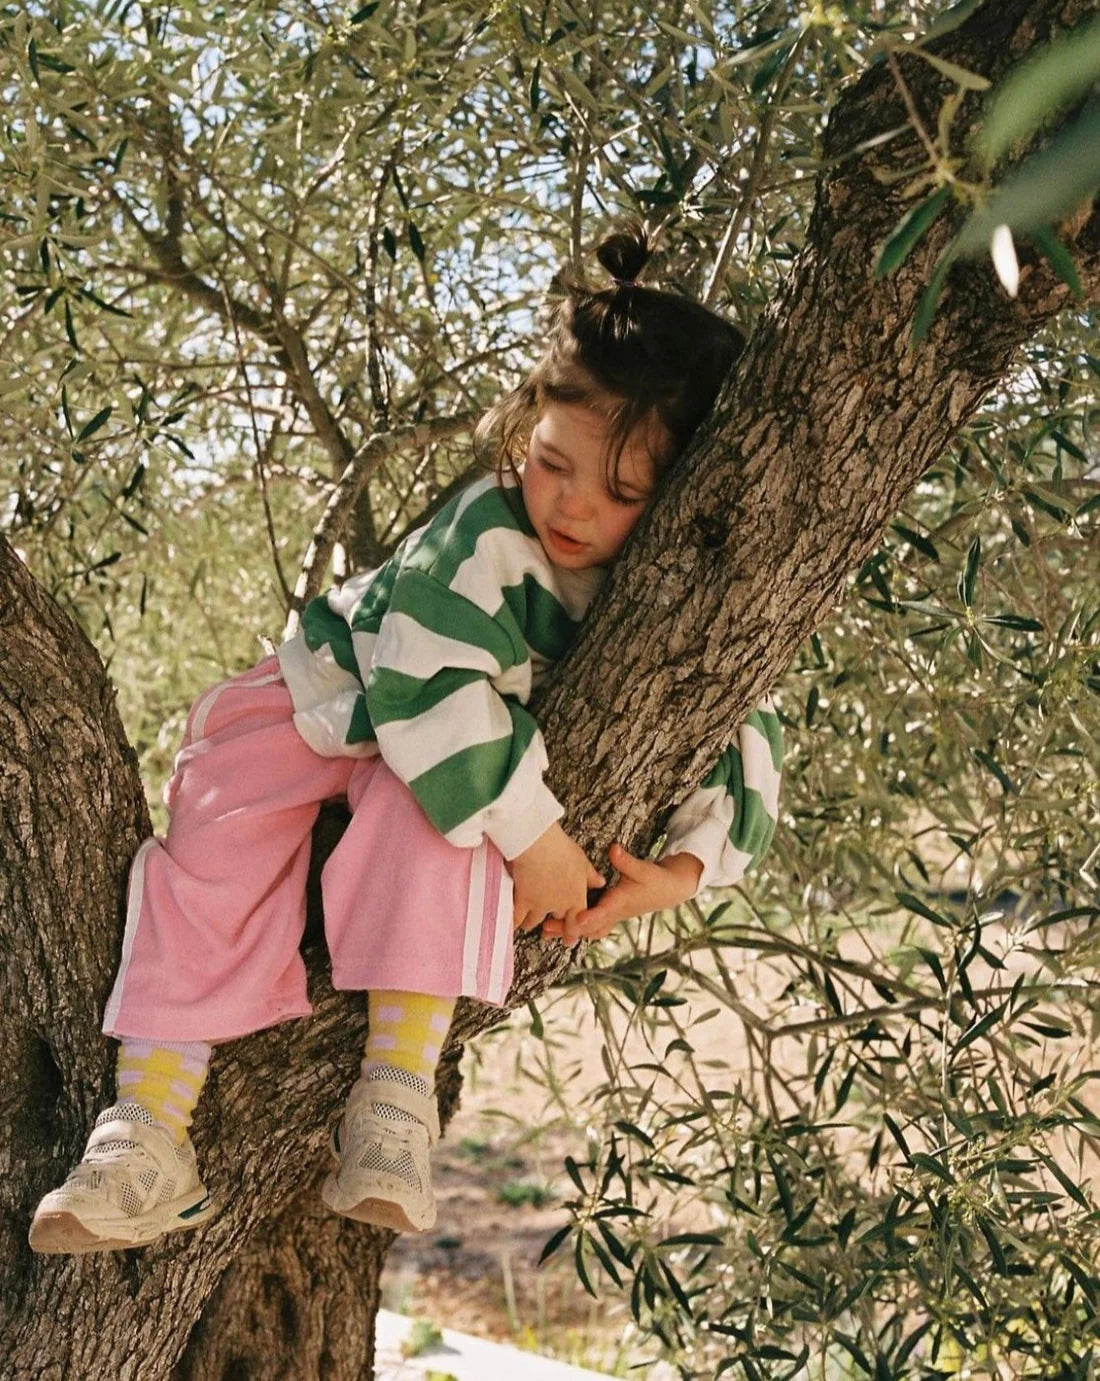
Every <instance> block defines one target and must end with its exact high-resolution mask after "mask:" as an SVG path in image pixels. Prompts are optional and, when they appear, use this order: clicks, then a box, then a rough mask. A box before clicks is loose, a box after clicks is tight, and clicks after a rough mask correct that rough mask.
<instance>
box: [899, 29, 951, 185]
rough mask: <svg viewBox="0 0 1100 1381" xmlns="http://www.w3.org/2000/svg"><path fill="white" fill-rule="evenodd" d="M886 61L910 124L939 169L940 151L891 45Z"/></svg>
mask: <svg viewBox="0 0 1100 1381" xmlns="http://www.w3.org/2000/svg"><path fill="white" fill-rule="evenodd" d="M886 61H887V63H888V64H889V66H890V71H891V72H892V73H893V76H894V81H895V82H896V83H897V88H898V90H899V91H900V92H901V99H902V100H903V101H904V102H905V109H906V110H907V111H908V113H909V123H910V124H911V125H912V127H913V129H915V130H916V132H917V137H918V138H919V139H920V141H921V143H922V144H923V145H924V151H925V153H927V155H928V157H929V158H930V159H931V160H932V164H933V166H934V167H939V165H940V162H941V159H940V153H939V150H938V149H937V148H936V146H935V144H934V143H933V142H932V140H931V138H930V137H929V134H928V131H927V130H926V129H925V128H924V124H923V122H922V121H921V118H920V114H919V112H918V111H917V107H916V104H915V103H914V101H913V93H912V92H911V91H910V90H909V87H908V86H907V85H906V81H905V78H904V77H903V76H902V75H901V68H900V67H899V66H898V60H897V58H896V57H894V53H893V49H892V48H891V47H890V45H889V44H887V45H886Z"/></svg>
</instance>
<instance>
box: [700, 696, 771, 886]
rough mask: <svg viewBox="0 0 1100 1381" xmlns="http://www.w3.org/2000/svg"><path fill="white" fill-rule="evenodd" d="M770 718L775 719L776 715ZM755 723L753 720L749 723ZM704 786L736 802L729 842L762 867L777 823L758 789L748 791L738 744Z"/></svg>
mask: <svg viewBox="0 0 1100 1381" xmlns="http://www.w3.org/2000/svg"><path fill="white" fill-rule="evenodd" d="M756 713H757V711H753V714H754V715H755V714H756ZM766 717H767V718H771V719H774V718H775V716H774V715H769V716H766ZM751 720H752V716H750V717H749V720H748V721H746V722H750V721H751ZM777 723H778V721H777ZM770 741H771V740H770V739H769V742H770ZM773 761H774V756H773ZM777 770H778V769H777ZM703 785H704V786H705V787H715V786H720V787H723V788H724V789H725V792H726V795H727V796H729V797H730V798H731V799H732V801H733V820H732V822H731V824H730V828H729V841H730V843H731V844H732V845H733V847H734V848H735V849H738V850H739V851H740V852H741V853H744V854H751V855H752V864H750V865H749V866H750V867H752V866H753V864H756V863H759V861H760V860H761V859H762V858H763V857H764V855H765V853H767V851H768V845H769V844H770V843H771V841H772V836H773V835H774V834H775V820H774V818H773V817H772V816H770V815H769V814H768V811H767V807H766V806H765V805H764V798H763V796H761V794H760V792H759V791H757V790H756V789H755V788H754V787H746V785H745V767H744V763H743V761H742V759H741V750H740V748H739V747H738V746H737V744H735V743H731V744H730V745H729V747H728V748H727V749H726V750H725V752H724V753H723V754H722V756H721V757H720V758H719V759H718V761H717V762H716V763H715V764H714V766H713V767H712V768H711V770H710V773H709V775H708V776H707V778H706V780H705V781H704V782H703Z"/></svg>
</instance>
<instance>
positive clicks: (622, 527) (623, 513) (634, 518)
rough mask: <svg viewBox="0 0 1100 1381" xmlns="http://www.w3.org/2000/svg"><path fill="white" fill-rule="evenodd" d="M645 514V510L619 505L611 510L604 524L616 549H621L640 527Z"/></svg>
mask: <svg viewBox="0 0 1100 1381" xmlns="http://www.w3.org/2000/svg"><path fill="white" fill-rule="evenodd" d="M643 512H644V510H643V509H640V508H624V507H623V506H622V505H619V504H616V505H615V506H614V507H613V508H611V509H610V510H609V512H608V514H607V517H606V521H605V523H604V531H605V532H606V533H607V536H608V538H609V540H611V541H612V542H613V543H614V544H615V546H616V548H618V547H621V546H622V545H623V543H624V542H625V541H626V539H627V538H628V537H629V536H630V534H631V533H632V532H633V531H634V529H635V528H636V527H637V526H638V523H639V521H640V519H641V516H642V513H643Z"/></svg>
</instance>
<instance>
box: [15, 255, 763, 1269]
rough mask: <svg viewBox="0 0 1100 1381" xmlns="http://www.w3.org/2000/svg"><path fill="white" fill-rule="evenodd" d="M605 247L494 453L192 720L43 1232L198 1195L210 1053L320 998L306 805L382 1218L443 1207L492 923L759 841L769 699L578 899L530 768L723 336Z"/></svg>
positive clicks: (657, 883)
mask: <svg viewBox="0 0 1100 1381" xmlns="http://www.w3.org/2000/svg"><path fill="white" fill-rule="evenodd" d="M597 257H598V258H599V261H600V263H601V264H602V265H603V266H604V267H605V268H606V269H607V270H608V271H609V272H610V274H611V276H612V279H613V282H612V285H611V286H610V287H607V288H604V289H602V290H600V291H593V290H589V289H587V288H585V287H583V286H581V285H577V284H574V285H570V286H569V287H568V289H567V293H566V296H565V298H564V301H563V302H562V304H561V305H560V306H559V308H558V309H557V312H556V315H555V318H554V322H553V325H552V328H551V330H550V337H549V345H548V348H547V350H546V352H545V354H544V355H543V357H542V359H541V360H540V361H539V362H538V364H537V365H536V366H535V368H534V370H533V371H532V373H531V374H530V376H529V378H528V379H527V380H526V382H525V383H524V384H523V385H522V386H521V387H520V388H519V389H518V390H517V391H516V392H515V393H514V394H512V395H511V396H510V397H509V398H507V399H505V400H504V402H503V403H501V404H499V405H498V406H497V407H496V408H495V409H494V410H493V411H492V412H491V413H490V414H489V416H488V418H487V419H485V421H484V422H483V424H482V426H481V427H480V428H479V442H480V443H481V444H484V443H485V441H486V439H487V438H492V439H493V440H494V441H495V444H496V448H497V455H498V467H497V473H496V474H495V475H490V476H487V477H486V478H484V479H481V480H478V481H476V482H475V483H473V484H472V485H470V487H469V488H467V489H466V490H465V491H464V492H463V493H461V494H460V495H458V496H457V497H456V498H455V499H453V500H452V501H451V502H450V503H449V504H447V506H446V507H445V508H443V509H442V510H441V511H440V512H439V513H438V514H437V515H436V516H435V517H434V518H433V519H432V520H431V521H430V522H429V523H428V524H427V525H426V526H425V527H423V528H421V529H420V530H419V531H417V532H415V533H413V534H412V535H411V536H410V537H409V538H407V539H406V540H405V541H404V542H403V543H402V544H401V546H400V547H399V548H398V549H397V551H396V552H395V553H394V555H393V556H392V557H391V558H390V559H389V560H388V561H387V562H386V563H385V565H383V566H382V567H380V568H379V569H378V570H376V571H370V572H367V573H365V574H363V575H359V576H356V577H354V578H353V579H350V580H348V581H347V582H346V583H345V584H344V585H343V586H341V587H340V588H339V589H335V590H332V591H330V592H329V593H328V594H327V595H326V596H324V597H322V598H320V599H316V600H314V601H313V602H312V603H311V604H310V605H309V606H308V607H307V608H306V610H305V612H304V615H303V620H302V628H301V632H300V633H299V635H298V636H296V637H295V638H293V639H291V640H290V641H289V642H287V643H285V644H284V645H283V646H282V647H281V648H280V649H279V653H278V656H277V657H272V658H269V659H268V660H267V661H265V662H262V663H261V664H260V665H259V666H257V667H255V668H253V669H252V670H251V671H248V672H246V673H244V674H243V675H241V676H237V677H235V678H233V679H232V680H230V681H227V682H225V683H224V684H222V685H220V686H216V687H215V688H214V689H212V690H210V691H208V692H207V693H206V694H205V695H203V696H201V697H200V699H199V700H198V701H197V702H196V704H195V705H194V707H193V709H192V710H191V714H190V716H189V719H188V723H187V729H186V733H185V737H184V743H183V747H182V749H181V752H180V754H179V757H178V759H177V762H176V769H175V773H174V775H173V777H172V780H171V782H170V783H169V787H168V792H167V800H168V804H169V807H170V810H171V826H170V828H169V831H168V835H167V838H166V839H165V840H164V841H160V840H156V839H153V840H149V841H147V842H146V843H145V844H144V845H142V847H141V849H140V850H139V851H138V854H137V857H136V858H135V860H134V864H133V869H132V873H131V879H130V892H129V903H128V914H127V920H126V931H125V937H124V940H123V947H122V960H121V965H120V969H119V973H118V977H117V980H116V982H115V986H114V990H113V992H112V994H111V997H110V1000H109V1002H108V1004H107V1010H106V1015H105V1019H104V1031H105V1032H106V1033H107V1034H108V1035H111V1036H115V1037H118V1038H119V1040H120V1042H121V1044H120V1048H119V1054H118V1084H117V1101H116V1102H115V1103H114V1105H113V1106H111V1107H109V1108H107V1109H106V1110H105V1111H104V1112H102V1113H101V1114H100V1115H99V1117H98V1118H97V1119H96V1123H95V1127H94V1128H93V1130H92V1133H91V1136H90V1137H89V1139H88V1144H87V1147H86V1149H85V1152H84V1157H83V1159H82V1160H81V1162H80V1164H79V1165H78V1166H77V1167H76V1168H75V1169H74V1170H73V1171H72V1173H71V1174H70V1175H69V1178H68V1179H67V1180H66V1181H65V1183H64V1184H63V1185H62V1186H61V1187H60V1188H58V1189H55V1190H53V1191H52V1192H51V1193H49V1194H47V1195H46V1196H45V1198H44V1199H43V1200H42V1202H41V1203H40V1204H39V1206H38V1209H37V1211H36V1213H35V1215H34V1221H33V1223H32V1225H31V1230H30V1243H31V1246H32V1247H33V1248H34V1249H35V1250H36V1251H42V1252H82V1251H97V1250H109V1249H112V1248H118V1247H132V1246H140V1245H144V1244H146V1243H148V1242H151V1241H153V1240H154V1239H156V1238H157V1237H159V1236H161V1235H162V1234H164V1233H167V1232H174V1231H177V1230H180V1229H184V1228H191V1227H195V1226H197V1225H198V1224H199V1223H201V1222H203V1221H205V1219H206V1218H207V1217H209V1216H210V1214H211V1213H212V1211H213V1209H212V1206H211V1203H210V1200H209V1198H208V1196H207V1194H206V1190H205V1189H204V1187H203V1185H202V1183H201V1181H200V1179H199V1175H198V1171H197V1168H196V1164H195V1153H194V1149H193V1147H192V1145H191V1141H190V1139H189V1137H188V1135H187V1131H188V1127H189V1126H190V1122H191V1116H192V1112H193V1110H194V1108H195V1105H196V1102H197V1100H198V1097H199V1093H200V1091H201V1089H202V1086H203V1082H204V1080H205V1077H206V1072H207V1067H208V1064H209V1060H210V1055H211V1047H212V1046H213V1045H215V1044H217V1043H219V1042H221V1041H227V1040H232V1039H234V1038H235V1037H238V1036H243V1035H246V1034H248V1033H249V1032H252V1031H257V1030H260V1029H261V1028H263V1027H266V1026H270V1025H272V1024H273V1023H275V1022H278V1021H282V1020H285V1019H286V1018H288V1017H298V1016H305V1015H307V1014H308V1013H309V1011H310V1007H309V1004H308V1002H307V1000H306V990H305V972H304V968H303V964H302V960H301V958H300V955H299V952H298V944H299V940H300V938H301V933H302V928H303V925H304V919H305V901H304V892H305V878H306V869H307V865H308V859H309V849H310V834H311V830H312V827H313V824H314V821H315V819H316V817H317V813H318V810H319V808H320V805H321V803H322V802H324V801H326V800H329V799H332V798H344V799H346V800H347V803H348V806H349V808H350V811H351V821H350V824H349V825H348V828H347V830H346V832H345V834H344V836H343V838H342V839H341V841H340V843H339V845H338V846H337V848H336V849H335V850H334V852H333V853H332V855H331V857H330V859H329V860H328V863H327V864H326V866H325V869H324V873H323V877H322V890H323V898H324V914H325V932H326V938H327V942H328V947H329V951H330V954H331V958H332V977H333V983H334V985H335V986H336V987H337V988H349V989H358V990H362V991H363V992H365V993H367V994H369V999H368V1001H369V1017H370V1028H369V1033H368V1036H367V1045H366V1051H365V1055H364V1059H363V1063H362V1072H361V1076H360V1078H359V1079H358V1080H357V1081H356V1083H355V1084H354V1085H353V1087H352V1089H351V1092H350V1094H349V1096H348V1100H347V1105H346V1107H345V1110H344V1113H343V1116H342V1118H341V1120H340V1122H339V1125H338V1126H337V1128H336V1129H335V1131H334V1133H333V1138H332V1150H333V1155H334V1158H335V1169H334V1171H333V1173H331V1174H330V1175H329V1176H328V1178H327V1180H326V1181H325V1184H324V1188H323V1191H322V1195H323V1198H324V1201H325V1203H326V1204H327V1205H328V1206H329V1208H331V1209H332V1210H334V1211H335V1212H337V1213H341V1214H345V1215H346V1216H348V1217H350V1218H355V1219H359V1220H360V1221H363V1222H367V1223H374V1224H377V1225H380V1226H384V1227H389V1228H395V1229H398V1230H403V1231H423V1230H424V1229H426V1228H429V1227H430V1226H431V1225H432V1224H433V1223H434V1221H435V1204H434V1200H433V1197H432V1189H431V1180H430V1174H429V1167H428V1152H429V1146H430V1143H431V1142H432V1141H433V1140H434V1139H435V1138H436V1137H437V1136H438V1134H439V1127H438V1119H437V1113H436V1104H435V1096H434V1072H435V1066H436V1062H437V1060H438V1057H439V1053H440V1050H441V1048H442V1046H443V1042H444V1040H445V1038H446V1035H447V1030H448V1027H449V1024H450V1020H451V1014H452V1011H453V1008H454V1003H455V999H456V998H458V997H460V996H463V995H465V996H469V997H474V998H478V999H480V1000H482V1001H485V1002H491V1003H497V1004H503V1003H504V1002H505V998H506V994H507V992H508V988H509V985H510V983H511V979H512V929H513V925H515V926H517V927H519V928H521V929H533V928H535V927H537V926H540V925H541V926H542V928H543V934H544V935H553V936H557V937H560V938H561V939H563V940H564V941H565V942H567V943H573V942H574V941H576V940H577V939H578V938H582V937H584V938H596V937H599V936H602V935H605V934H606V933H607V932H608V930H610V928H611V927H612V925H614V924H615V923H616V922H617V921H619V920H621V919H623V918H625V917H627V916H633V915H641V914H644V913H646V912H648V911H653V910H656V909H658V908H662V907H668V906H673V905H676V904H678V903H679V902H681V901H684V900H686V899H687V898H688V897H690V896H692V895H693V894H694V893H695V892H696V890H697V889H698V888H699V887H700V886H703V885H716V884H717V885H727V884H730V883H733V882H735V881H736V880H737V879H739V878H740V877H741V876H742V875H743V874H744V872H745V871H746V869H747V868H748V867H750V866H751V865H752V864H753V863H754V862H755V861H756V860H757V859H758V858H759V857H760V856H761V854H762V853H763V852H764V850H765V849H766V848H767V845H768V842H769V840H770V838H771V835H772V831H773V829H774V825H775V815H776V796H777V791H778V782H779V765H780V757H781V752H782V749H781V741H780V733H779V725H778V721H777V719H776V716H775V714H774V712H773V711H772V709H771V707H770V705H769V704H768V703H767V702H765V703H764V704H762V705H761V706H760V707H759V708H758V709H757V710H755V711H754V712H753V713H752V714H751V715H750V716H749V718H748V719H747V720H746V722H745V723H744V724H742V725H741V726H740V727H739V728H738V730H737V732H736V734H735V737H734V740H733V742H732V744H731V745H730V747H729V748H728V749H727V750H726V752H725V753H724V754H723V756H722V758H721V760H720V761H719V763H718V764H717V766H716V767H715V768H714V770H713V771H712V772H711V774H710V775H709V776H708V777H707V779H706V781H705V782H704V784H703V785H702V786H701V787H700V788H699V789H698V790H696V791H695V792H694V793H693V794H692V795H690V796H689V797H688V798H687V800H686V801H685V802H684V803H683V804H682V805H681V806H680V807H679V808H678V809H677V810H676V812H675V813H674V814H673V816H672V818H671V821H670V823H669V827H668V832H667V838H666V841H665V845H664V850H663V853H662V855H661V857H660V858H659V859H658V860H657V861H655V862H649V861H645V860H642V859H638V858H634V857H632V856H631V855H630V854H629V853H627V852H626V850H625V849H623V848H621V847H620V846H618V845H616V846H614V847H613V849H612V851H611V856H610V857H611V862H612V864H613V865H614V867H615V868H616V869H617V871H618V873H619V875H620V876H619V880H618V881H617V882H615V883H614V885H612V886H611V887H609V888H608V889H607V890H606V891H604V893H603V895H602V897H601V898H600V899H599V900H598V901H597V902H596V903H595V905H593V906H589V905H588V901H587V893H588V891H589V889H593V888H600V887H603V886H604V879H603V878H602V877H601V876H600V875H599V874H598V873H597V872H596V870H595V868H593V866H592V864H591V863H590V862H589V860H588V859H587V858H586V857H585V855H584V853H583V851H582V850H581V849H580V847H579V846H578V845H577V844H576V843H575V842H574V841H573V840H572V839H571V838H570V837H569V835H568V834H567V833H566V832H565V831H564V830H563V829H562V827H561V825H560V823H559V819H560V817H561V815H562V807H561V806H560V805H559V804H558V802H557V801H556V800H555V798H554V796H553V794H552V793H551V791H550V789H549V788H548V787H547V785H546V783H545V782H544V780H543V773H544V771H545V768H546V765H547V761H546V752H545V749H544V747H543V742H542V737H541V735H540V733H539V730H538V726H537V725H536V724H535V721H534V720H533V719H532V717H531V715H530V714H529V712H528V711H527V709H526V708H525V706H526V704H527V702H528V700H529V699H530V696H531V693H532V689H533V688H534V687H535V686H536V685H537V684H538V683H539V680H540V679H541V678H542V677H543V676H544V674H545V672H546V670H547V668H548V667H550V666H551V665H552V664H553V663H554V662H555V661H556V660H557V659H558V658H559V657H561V656H562V654H563V653H564V652H565V650H566V649H567V647H568V646H569V644H570V643H571V641H572V640H573V638H574V636H575V635H576V632H577V628H578V625H579V623H580V621H581V619H582V618H583V617H584V614H585V611H586V609H587V608H588V605H589V603H590V601H591V599H592V597H593V595H594V593H595V592H596V589H597V588H598V586H599V584H600V581H601V579H602V578H603V575H604V572H605V570H606V568H607V566H608V565H609V563H610V562H612V561H613V560H614V559H615V557H616V556H617V555H618V553H619V551H620V550H621V549H622V546H623V544H624V543H625V542H626V539H627V538H628V536H629V535H630V533H631V531H632V530H633V528H634V527H635V525H636V524H637V522H638V519H639V518H640V517H641V515H642V513H643V511H644V510H645V507H646V505H647V503H648V502H649V500H650V498H651V496H652V494H653V492H654V488H655V486H656V483H657V479H658V476H659V474H660V473H661V471H662V470H663V469H664V468H665V467H666V466H667V465H669V463H670V462H671V461H672V460H673V459H674V458H675V457H676V456H677V455H678V454H679V453H680V452H681V451H682V450H683V449H684V447H685V446H686V445H687V443H688V441H689V439H690V438H691V435H692V433H693V432H694V431H695V429H696V427H697V426H698V425H699V423H700V422H701V421H702V420H703V418H704V417H705V416H706V414H707V412H708V411H709V410H710V408H711V406H712V404H713V402H714V400H715V398H716V396H717V394H718V390H719V388H720V387H721V384H722V381H723V379H724V378H725V376H726V374H727V373H728V371H729V369H730V368H731V366H732V365H733V363H734V361H735V360H736V358H737V356H738V354H739V353H740V350H741V346H742V339H741V336H740V334H739V332H738V331H737V330H736V329H735V328H734V327H732V326H730V325H729V324H728V323H727V322H725V321H723V320H722V319H721V318H720V317H718V316H716V315H715V314H714V313H712V312H710V311H708V310H707V309H705V308H704V307H702V306H700V305H699V304H698V303H696V302H693V301H691V300H690V299H687V298H684V297H681V296H677V295H673V294H671V293H665V292H658V291H656V290H654V289H651V288H646V287H641V286H639V285H638V283H637V282H636V281H635V280H636V278H637V276H638V273H639V272H640V270H641V269H642V267H643V265H644V264H645V261H646V259H647V257H648V249H647V245H646V241H645V237H644V234H643V233H642V232H641V231H640V229H638V230H631V231H628V232H625V233H622V234H618V235H615V236H612V237H611V238H610V239H608V240H607V241H605V242H604V243H603V244H602V245H601V246H600V248H599V250H598V251H597ZM521 458H522V465H517V462H518V461H519V460H520V459H521Z"/></svg>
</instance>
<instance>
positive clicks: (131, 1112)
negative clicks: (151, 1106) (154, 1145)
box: [95, 1103, 157, 1127]
mask: <svg viewBox="0 0 1100 1381" xmlns="http://www.w3.org/2000/svg"><path fill="white" fill-rule="evenodd" d="M105 1122H141V1123H144V1125H145V1126H146V1127H155V1126H156V1125H157V1120H156V1118H155V1117H154V1116H153V1114H152V1113H151V1112H149V1110H148V1109H147V1108H143V1107H142V1106H141V1104H140V1103H115V1104H114V1106H113V1107H110V1108H104V1109H103V1111H102V1112H101V1113H100V1114H99V1116H98V1117H97V1118H96V1120H95V1125H96V1126H97V1127H102V1126H103V1124H104V1123H105Z"/></svg>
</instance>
